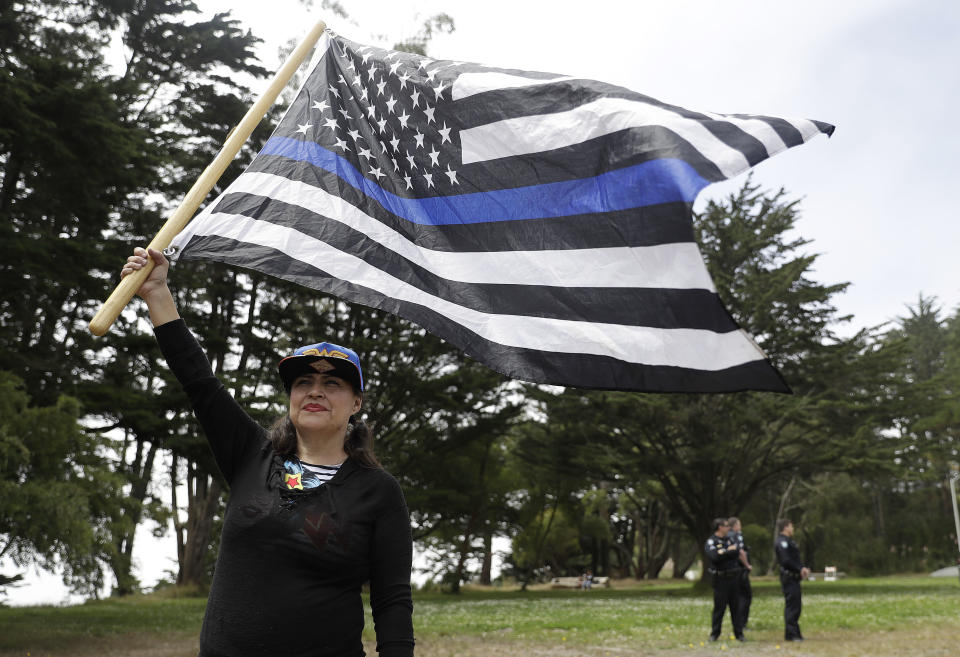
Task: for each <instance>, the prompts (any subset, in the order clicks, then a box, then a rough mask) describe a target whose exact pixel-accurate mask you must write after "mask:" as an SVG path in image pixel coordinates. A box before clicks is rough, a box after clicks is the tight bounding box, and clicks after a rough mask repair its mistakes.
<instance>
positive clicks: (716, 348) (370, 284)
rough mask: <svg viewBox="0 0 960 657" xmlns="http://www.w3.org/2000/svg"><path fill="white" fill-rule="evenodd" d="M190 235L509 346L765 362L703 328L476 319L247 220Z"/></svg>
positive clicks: (229, 220) (732, 338)
mask: <svg viewBox="0 0 960 657" xmlns="http://www.w3.org/2000/svg"><path fill="white" fill-rule="evenodd" d="M198 219H199V218H198ZM190 228H193V230H192V231H190ZM187 232H189V233H191V234H194V235H198V236H202V235H218V236H221V237H225V238H228V239H234V240H238V241H242V242H246V243H249V244H257V245H260V246H264V247H267V248H272V249H277V250H279V251H282V252H284V253H285V254H287V255H288V256H290V257H291V258H294V259H296V260H299V261H301V262H304V263H306V264H309V265H311V266H314V267H317V268H318V269H320V270H322V271H325V272H327V273H328V274H330V275H331V276H334V277H336V278H339V279H341V280H344V281H349V282H350V283H352V284H354V285H359V286H362V287H366V288H369V289H371V290H374V291H375V292H378V293H380V294H382V295H384V296H386V297H388V298H391V299H398V300H401V301H406V302H408V303H413V304H417V305H420V306H423V307H425V308H429V309H430V310H432V311H434V312H437V313H439V314H441V315H443V316H445V317H446V318H447V319H448V320H450V321H452V322H455V323H457V324H459V325H461V326H463V327H464V328H466V329H467V330H469V331H472V332H473V333H476V334H477V335H479V336H481V337H483V338H485V339H486V340H490V341H492V342H495V343H498V344H502V345H506V346H510V347H517V348H521V349H536V350H540V351H559V352H565V353H583V354H590V355H596V356H610V357H613V358H617V359H619V360H622V361H625V362H628V363H638V364H644V365H666V366H675V367H686V368H691V369H697V370H707V371H716V370H721V369H726V368H728V367H734V366H736V365H741V364H743V363H749V362H753V361H757V360H762V359H763V358H764V354H763V352H762V351H760V350H759V348H758V347H757V346H756V345H754V344H753V342H752V341H751V340H750V339H749V338H748V337H746V335H745V334H744V333H743V331H731V332H729V333H714V332H713V331H707V330H701V329H660V328H650V327H644V326H625V325H621V324H601V323H590V322H578V321H572V320H563V319H550V318H543V317H528V316H520V315H495V314H489V313H483V312H479V311H476V310H472V309H470V308H465V307H463V306H460V305H458V304H455V303H452V302H450V301H447V300H446V299H442V298H439V297H435V296H433V295H431V294H428V293H426V292H424V291H422V290H420V289H418V288H416V287H414V286H412V285H410V284H408V283H405V282H404V281H401V280H399V279H397V278H394V277H393V276H390V275H389V274H386V273H384V272H383V271H381V270H379V269H376V268H375V267H371V266H370V265H368V264H367V263H366V262H364V261H363V260H362V259H360V258H357V257H356V256H352V255H350V254H348V253H344V252H343V251H340V250H338V249H335V248H334V247H332V246H330V245H329V244H326V243H325V242H322V241H320V240H317V239H314V238H312V237H310V236H308V235H305V234H303V233H301V232H299V231H296V230H293V229H292V228H285V227H283V226H277V225H274V224H270V223H267V222H261V221H257V220H255V219H250V218H249V217H243V216H238V215H225V214H219V213H213V214H211V215H209V216H208V217H206V218H205V221H204V222H202V225H201V224H200V223H199V222H198V220H197V219H195V220H194V221H193V222H191V224H190V226H189V227H188V229H187V231H186V232H185V233H181V234H180V235H178V237H177V241H178V242H179V241H180V240H181V238H183V236H185V235H186V233H187Z"/></svg>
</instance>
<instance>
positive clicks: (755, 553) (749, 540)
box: [742, 523, 773, 575]
mask: <svg viewBox="0 0 960 657" xmlns="http://www.w3.org/2000/svg"><path fill="white" fill-rule="evenodd" d="M742 531H743V540H744V541H746V544H747V547H748V548H749V549H750V565H751V566H752V567H753V574H754V575H761V574H763V573H765V572H767V571H768V570H769V569H770V566H771V565H772V564H771V561H772V560H771V558H770V557H771V551H770V546H771V545H773V532H772V531H771V530H770V528H768V527H764V526H763V525H758V524H756V523H749V524H746V525H743V528H742Z"/></svg>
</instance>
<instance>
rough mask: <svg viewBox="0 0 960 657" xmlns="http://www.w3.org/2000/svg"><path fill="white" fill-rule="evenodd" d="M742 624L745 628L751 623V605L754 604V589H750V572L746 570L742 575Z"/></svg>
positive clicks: (740, 591) (740, 592) (740, 590)
mask: <svg viewBox="0 0 960 657" xmlns="http://www.w3.org/2000/svg"><path fill="white" fill-rule="evenodd" d="M739 594H740V622H741V623H742V624H743V627H746V626H747V623H748V622H749V621H750V603H751V602H753V589H752V588H751V587H750V572H749V571H747V570H744V571H743V572H742V573H741V574H740V589H739Z"/></svg>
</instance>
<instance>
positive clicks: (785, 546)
mask: <svg viewBox="0 0 960 657" xmlns="http://www.w3.org/2000/svg"><path fill="white" fill-rule="evenodd" d="M780 547H782V548H783V549H784V550H786V549H787V542H786V541H780Z"/></svg>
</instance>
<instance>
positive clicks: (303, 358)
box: [277, 342, 363, 393]
mask: <svg viewBox="0 0 960 657" xmlns="http://www.w3.org/2000/svg"><path fill="white" fill-rule="evenodd" d="M277 370H278V371H279V372H280V378H281V379H282V380H283V387H284V388H285V389H286V391H287V392H288V393H289V392H290V388H291V386H293V380H294V379H296V378H297V377H298V376H300V375H302V374H317V373H320V374H333V375H334V376H339V377H340V378H342V379H344V380H345V381H349V382H350V383H351V384H353V387H354V388H356V389H357V390H359V391H360V392H363V370H361V369H360V357H359V356H357V352H355V351H354V350H353V349H348V348H347V347H341V346H340V345H338V344H333V343H332V342H318V343H316V344H308V345H306V346H304V347H298V348H297V350H296V351H294V352H293V354H291V355H290V356H287V357H286V358H284V359H282V360H281V361H280V362H279V363H278V364H277Z"/></svg>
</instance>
